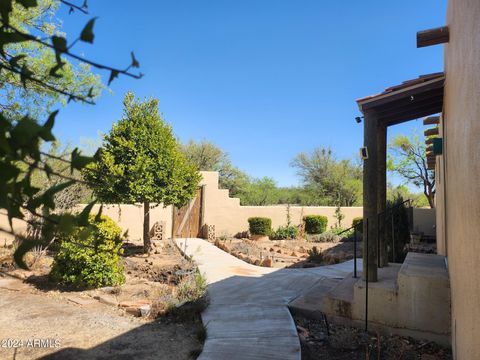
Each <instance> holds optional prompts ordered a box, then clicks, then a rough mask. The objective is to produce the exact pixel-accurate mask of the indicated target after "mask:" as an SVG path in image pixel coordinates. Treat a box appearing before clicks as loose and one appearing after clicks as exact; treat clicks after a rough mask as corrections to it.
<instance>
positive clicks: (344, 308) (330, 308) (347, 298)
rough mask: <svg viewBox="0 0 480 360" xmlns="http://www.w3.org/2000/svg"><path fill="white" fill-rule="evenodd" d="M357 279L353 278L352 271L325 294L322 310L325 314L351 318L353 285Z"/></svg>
mask: <svg viewBox="0 0 480 360" xmlns="http://www.w3.org/2000/svg"><path fill="white" fill-rule="evenodd" d="M358 281H359V278H354V277H353V273H352V274H349V275H348V276H347V277H346V278H345V279H343V280H342V281H340V282H339V283H338V284H337V285H336V286H334V287H333V288H332V289H331V290H330V291H328V292H327V293H326V294H325V296H324V298H323V301H322V311H323V312H324V313H325V314H327V315H335V316H342V317H346V318H351V317H352V303H353V297H354V287H355V284H356V283H357V282H358Z"/></svg>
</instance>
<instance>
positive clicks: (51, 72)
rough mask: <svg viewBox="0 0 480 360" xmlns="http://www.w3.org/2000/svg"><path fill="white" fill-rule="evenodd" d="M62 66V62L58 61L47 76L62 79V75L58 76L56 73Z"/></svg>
mask: <svg viewBox="0 0 480 360" xmlns="http://www.w3.org/2000/svg"><path fill="white" fill-rule="evenodd" d="M64 65H65V63H64V62H63V61H60V62H59V63H57V65H55V66H54V67H52V68H51V69H50V71H49V72H48V74H49V75H50V76H53V77H56V78H57V79H58V78H61V77H63V75H62V74H58V73H57V71H59V70H61V69H62V68H63V66H64Z"/></svg>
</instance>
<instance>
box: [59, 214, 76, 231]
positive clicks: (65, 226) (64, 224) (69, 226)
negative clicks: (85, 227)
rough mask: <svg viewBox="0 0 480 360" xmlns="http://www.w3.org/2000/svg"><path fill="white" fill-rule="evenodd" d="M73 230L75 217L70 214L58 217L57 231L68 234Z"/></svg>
mask: <svg viewBox="0 0 480 360" xmlns="http://www.w3.org/2000/svg"><path fill="white" fill-rule="evenodd" d="M74 228H75V216H73V215H72V214H68V213H65V214H62V215H60V217H59V222H58V227H57V229H58V231H60V232H62V233H64V234H70V233H71V232H72V231H73V230H74Z"/></svg>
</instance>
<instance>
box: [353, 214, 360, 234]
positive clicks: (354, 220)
mask: <svg viewBox="0 0 480 360" xmlns="http://www.w3.org/2000/svg"><path fill="white" fill-rule="evenodd" d="M362 221H363V217H361V216H359V217H355V218H353V220H352V226H356V225H358V224H360V223H361V222H362ZM356 229H357V232H358V233H359V234H363V226H357V227H356Z"/></svg>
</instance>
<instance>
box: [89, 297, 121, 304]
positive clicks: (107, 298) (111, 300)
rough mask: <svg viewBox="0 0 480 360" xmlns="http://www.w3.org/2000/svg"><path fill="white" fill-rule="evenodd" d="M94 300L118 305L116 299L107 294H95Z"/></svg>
mask: <svg viewBox="0 0 480 360" xmlns="http://www.w3.org/2000/svg"><path fill="white" fill-rule="evenodd" d="M93 298H94V299H95V300H98V301H100V302H101V303H103V304H106V305H110V306H118V302H117V299H115V298H114V297H113V296H109V295H95V296H94V297H93Z"/></svg>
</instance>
